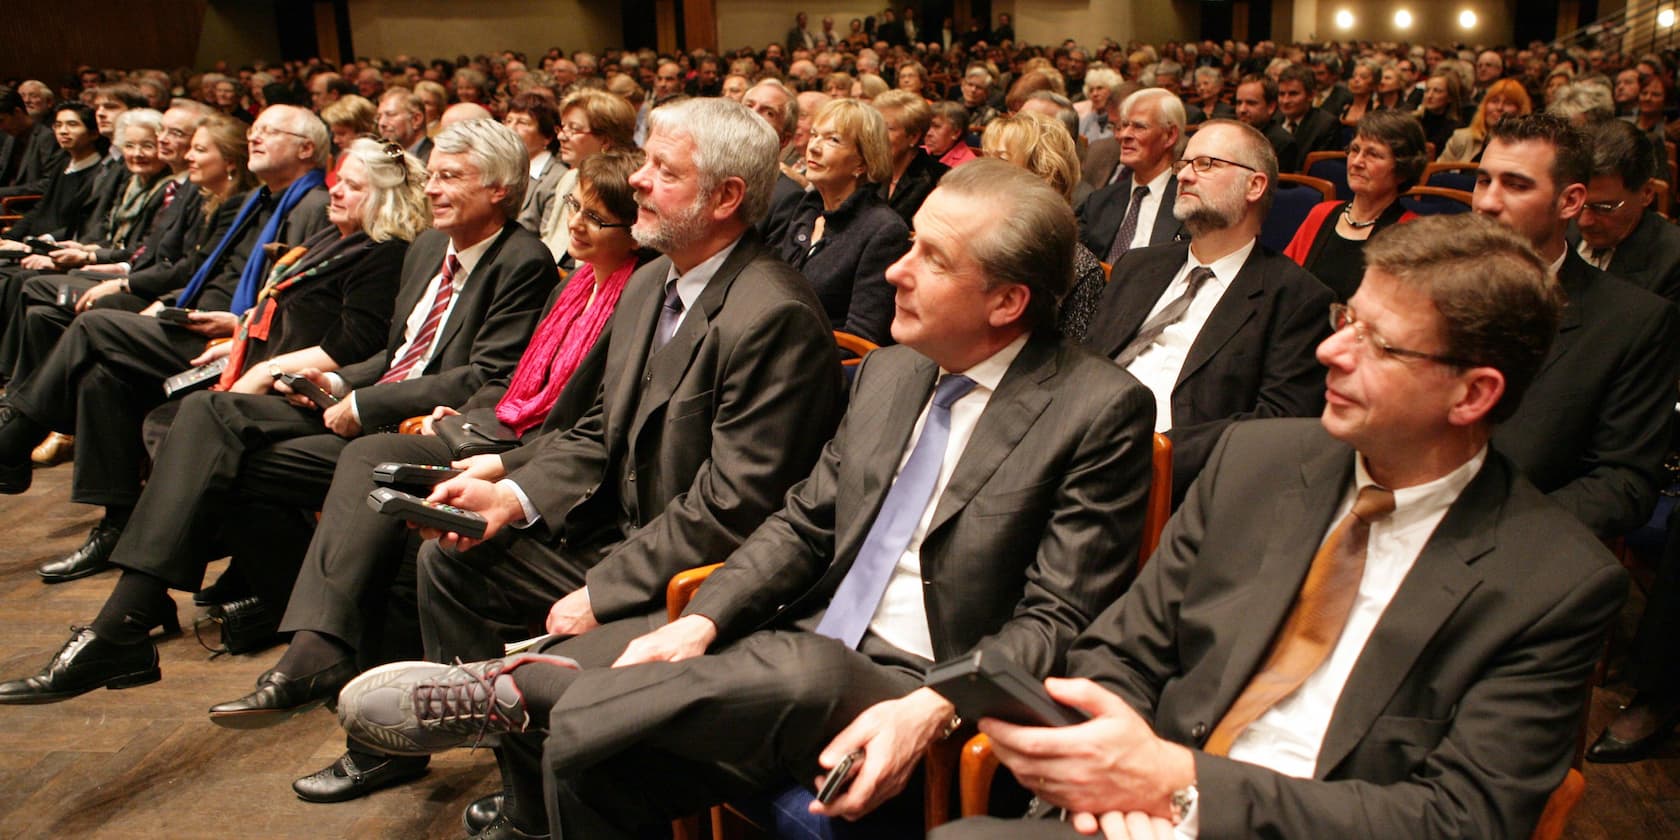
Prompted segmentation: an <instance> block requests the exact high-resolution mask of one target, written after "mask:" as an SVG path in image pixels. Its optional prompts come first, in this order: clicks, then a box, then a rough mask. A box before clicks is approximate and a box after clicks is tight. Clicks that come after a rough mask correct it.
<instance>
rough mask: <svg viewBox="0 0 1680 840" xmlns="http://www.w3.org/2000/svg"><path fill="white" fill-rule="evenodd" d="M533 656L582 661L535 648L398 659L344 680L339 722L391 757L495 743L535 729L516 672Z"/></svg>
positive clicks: (565, 664) (567, 663)
mask: <svg viewBox="0 0 1680 840" xmlns="http://www.w3.org/2000/svg"><path fill="white" fill-rule="evenodd" d="M532 662H540V663H542V664H545V665H553V666H556V667H560V668H571V669H573V670H577V667H578V666H577V663H576V662H574V661H572V660H571V659H567V658H566V657H563V656H547V655H543V654H534V653H524V654H518V655H516V656H509V657H505V658H503V659H490V660H486V661H483V662H468V663H464V664H461V663H458V664H455V665H441V664H438V663H436V662H393V663H391V664H389V665H381V666H380V667H378V668H374V669H373V670H370V671H368V672H366V673H364V674H362V675H361V676H359V677H357V678H356V679H354V680H351V681H350V683H349V684H348V685H346V686H344V690H343V691H342V692H340V693H339V696H338V722H339V724H340V725H342V726H343V727H344V731H345V732H348V733H349V734H350V737H352V738H355V739H356V740H357V741H360V742H362V743H364V744H367V745H368V746H370V747H374V748H376V749H378V750H381V751H384V752H386V753H390V754H392V755H428V754H430V753H435V752H442V751H444V750H447V749H453V748H455V747H461V746H474V747H476V746H480V745H489V746H493V745H494V744H495V742H496V739H497V736H499V735H501V734H502V733H504V732H524V731H526V729H527V728H529V727H530V723H531V716H530V714H529V713H528V712H527V711H526V709H525V695H524V694H523V693H522V692H521V691H520V690H519V686H518V685H517V684H515V683H514V680H513V673H512V672H513V670H514V669H515V668H518V667H519V666H521V665H525V664H528V663H532Z"/></svg>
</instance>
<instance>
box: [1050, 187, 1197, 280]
mask: <svg viewBox="0 0 1680 840" xmlns="http://www.w3.org/2000/svg"><path fill="white" fill-rule="evenodd" d="M1132 174H1133V173H1131V172H1127V173H1126V174H1125V175H1123V176H1121V177H1120V180H1118V181H1115V182H1114V183H1112V184H1109V185H1108V186H1106V187H1103V188H1101V189H1099V190H1097V191H1096V192H1093V193H1091V194H1090V195H1089V196H1087V197H1086V198H1085V201H1084V202H1083V203H1082V204H1080V205H1079V212H1078V214H1077V215H1078V217H1079V241H1080V242H1083V243H1084V244H1085V247H1087V248H1090V249H1091V253H1093V254H1096V255H1097V259H1099V260H1105V259H1107V258H1108V252H1109V249H1111V248H1113V247H1114V237H1116V236H1119V235H1120V225H1122V224H1124V223H1125V221H1126V209H1127V207H1129V206H1130V205H1131V202H1132ZM1177 196H1178V177H1177V176H1175V175H1168V176H1167V188H1166V194H1165V195H1163V196H1161V210H1160V212H1158V213H1156V214H1155V226H1154V227H1153V228H1151V229H1150V232H1149V244H1150V245H1160V244H1163V243H1166V242H1174V241H1178V240H1180V239H1185V240H1187V239H1189V238H1190V233H1189V232H1188V231H1186V230H1185V229H1184V223H1183V222H1180V221H1179V220H1177V219H1175V218H1173V213H1172V209H1173V200H1174V199H1175V198H1176V197H1177Z"/></svg>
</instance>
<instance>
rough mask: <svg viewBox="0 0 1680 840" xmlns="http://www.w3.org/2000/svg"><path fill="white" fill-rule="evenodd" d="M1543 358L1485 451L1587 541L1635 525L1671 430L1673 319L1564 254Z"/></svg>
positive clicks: (1677, 362) (1678, 349) (1678, 324)
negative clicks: (1587, 534)
mask: <svg viewBox="0 0 1680 840" xmlns="http://www.w3.org/2000/svg"><path fill="white" fill-rule="evenodd" d="M1558 283H1559V285H1561V286H1562V287H1563V292H1564V294H1565V295H1567V296H1568V298H1569V305H1568V306H1566V307H1564V310H1563V320H1562V322H1561V323H1560V324H1559V326H1558V333H1557V337H1556V338H1554V339H1553V341H1552V349H1551V352H1549V353H1547V354H1546V361H1545V362H1544V363H1543V364H1542V365H1541V367H1540V373H1539V374H1538V375H1537V376H1535V378H1534V383H1533V384H1532V385H1530V386H1529V389H1528V393H1527V394H1526V395H1524V396H1523V399H1522V404H1521V405H1520V406H1519V407H1518V408H1517V413H1516V415H1515V416H1513V417H1512V418H1511V419H1510V420H1508V421H1506V422H1505V423H1503V424H1501V425H1500V427H1499V429H1498V430H1497V431H1495V432H1494V438H1493V439H1494V442H1495V443H1497V444H1498V445H1499V448H1500V449H1501V450H1503V451H1504V452H1506V453H1507V454H1509V455H1510V456H1511V460H1512V461H1514V462H1516V464H1517V466H1518V467H1519V468H1521V469H1522V471H1523V474H1524V475H1526V476H1527V477H1528V480H1529V481H1532V482H1534V486H1536V487H1539V488H1540V490H1541V492H1544V493H1547V494H1548V495H1550V496H1551V497H1552V498H1553V500H1555V501H1557V502H1558V503H1559V504H1561V505H1562V506H1563V507H1564V508H1566V509H1567V510H1569V512H1571V513H1573V514H1575V515H1576V516H1577V517H1579V518H1580V520H1581V521H1582V522H1584V523H1586V525H1587V527H1588V528H1591V529H1592V530H1593V532H1594V533H1597V534H1598V535H1599V536H1602V537H1613V536H1619V535H1621V534H1625V533H1627V532H1628V531H1630V530H1632V529H1634V528H1637V527H1639V526H1640V525H1642V524H1644V523H1645V520H1646V518H1648V517H1649V516H1650V515H1651V508H1652V507H1653V506H1654V505H1655V504H1656V501H1657V489H1658V485H1657V476H1658V473H1659V471H1660V469H1661V466H1662V459H1663V454H1664V453H1665V452H1666V451H1667V448H1668V444H1669V430H1670V427H1671V424H1672V423H1673V422H1674V399H1675V385H1674V381H1675V371H1676V370H1680V314H1677V313H1676V312H1675V310H1674V305H1673V304H1671V303H1669V302H1668V301H1666V300H1663V299H1662V298H1659V297H1657V296H1656V295H1654V294H1651V293H1650V292H1647V291H1645V290H1644V289H1640V288H1636V287H1635V286H1634V285H1633V284H1631V283H1628V282H1626V281H1624V280H1621V279H1619V278H1617V277H1615V276H1613V275H1609V274H1605V273H1604V272H1602V271H1599V270H1598V269H1596V268H1593V267H1592V266H1590V265H1587V262H1586V261H1585V260H1583V259H1581V258H1580V257H1578V256H1576V255H1575V252H1574V251H1570V252H1569V255H1568V257H1567V258H1566V259H1565V260H1564V263H1563V268H1562V269H1561V270H1560V271H1559V272H1558Z"/></svg>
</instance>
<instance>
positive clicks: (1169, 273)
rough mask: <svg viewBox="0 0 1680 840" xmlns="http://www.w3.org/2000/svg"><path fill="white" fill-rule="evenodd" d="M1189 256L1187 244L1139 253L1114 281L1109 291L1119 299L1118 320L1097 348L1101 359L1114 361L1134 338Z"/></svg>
mask: <svg viewBox="0 0 1680 840" xmlns="http://www.w3.org/2000/svg"><path fill="white" fill-rule="evenodd" d="M1189 253H1190V245H1189V243H1176V244H1174V245H1172V246H1170V247H1168V246H1161V247H1157V248H1154V249H1151V250H1149V251H1148V252H1140V253H1139V254H1138V256H1137V257H1134V258H1133V260H1135V263H1134V264H1133V265H1132V266H1128V267H1127V270H1126V272H1125V274H1124V275H1123V276H1121V277H1117V278H1115V282H1114V283H1113V284H1112V288H1111V290H1110V291H1111V292H1112V293H1115V294H1119V295H1120V299H1119V300H1118V301H1117V303H1118V304H1119V305H1118V306H1117V307H1115V308H1116V309H1117V310H1118V312H1117V316H1118V318H1117V320H1116V322H1115V325H1114V328H1113V329H1112V330H1109V331H1107V335H1108V336H1109V340H1108V341H1107V342H1105V343H1104V344H1103V345H1102V346H1100V347H1098V348H1097V349H1098V350H1099V351H1100V352H1101V353H1102V355H1104V356H1106V357H1108V358H1110V359H1112V358H1114V355H1115V354H1116V353H1119V352H1120V351H1121V350H1122V349H1124V348H1125V346H1126V345H1127V344H1128V343H1129V342H1131V340H1132V338H1133V337H1134V336H1136V335H1137V331H1138V328H1139V327H1142V326H1143V322H1144V320H1146V319H1147V318H1148V317H1149V311H1150V310H1151V309H1154V308H1155V302H1156V301H1158V300H1160V299H1161V295H1162V293H1164V292H1166V290H1167V286H1169V285H1171V284H1172V280H1173V277H1174V276H1175V275H1177V274H1178V269H1179V268H1181V267H1183V265H1184V260H1185V258H1186V257H1187V256H1188V255H1189ZM1127 256H1130V254H1128V255H1127ZM1128 262H1131V261H1128Z"/></svg>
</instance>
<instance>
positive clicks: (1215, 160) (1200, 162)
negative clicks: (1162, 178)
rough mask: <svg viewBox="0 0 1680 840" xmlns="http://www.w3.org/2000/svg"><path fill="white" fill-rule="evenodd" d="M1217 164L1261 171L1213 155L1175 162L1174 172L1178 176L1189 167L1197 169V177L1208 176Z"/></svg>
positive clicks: (1173, 164) (1173, 165)
mask: <svg viewBox="0 0 1680 840" xmlns="http://www.w3.org/2000/svg"><path fill="white" fill-rule="evenodd" d="M1216 164H1222V165H1224V166H1235V167H1237V168H1238V169H1247V170H1248V171H1250V172H1259V171H1260V170H1258V169H1255V168H1254V167H1252V166H1249V165H1248V164H1246V163H1237V162H1236V161H1234V160H1226V159H1224V158H1221V157H1214V156H1213V155H1197V156H1195V157H1193V158H1185V159H1183V160H1175V161H1173V163H1172V171H1173V174H1174V175H1177V174H1178V173H1180V172H1183V171H1184V167H1186V166H1188V167H1191V168H1193V169H1195V170H1196V174H1197V175H1206V174H1208V173H1209V172H1212V171H1213V168H1214V166H1215V165H1216Z"/></svg>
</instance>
